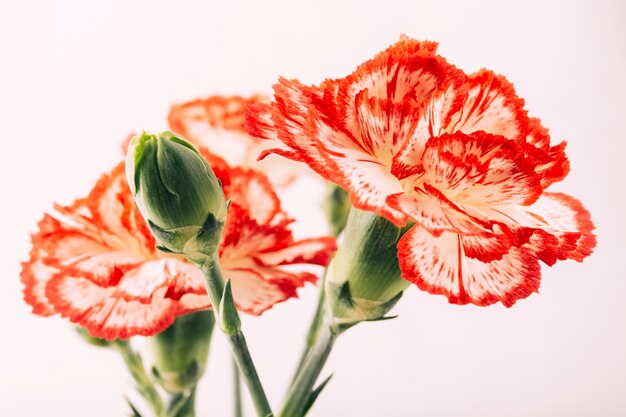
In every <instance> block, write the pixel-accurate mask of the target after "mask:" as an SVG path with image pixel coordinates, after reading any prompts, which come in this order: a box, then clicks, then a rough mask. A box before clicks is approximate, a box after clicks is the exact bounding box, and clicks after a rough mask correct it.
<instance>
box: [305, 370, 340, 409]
mask: <svg viewBox="0 0 626 417" xmlns="http://www.w3.org/2000/svg"><path fill="white" fill-rule="evenodd" d="M333 375H334V374H330V375H328V378H326V379H325V380H324V381H323V382H322V383H321V384H319V385H318V386H317V388H315V389H314V390H313V391H311V394H310V395H309V398H308V399H307V402H306V405H305V406H304V411H303V414H302V415H303V416H306V414H307V413H308V412H309V410H310V409H311V407H312V406H313V403H314V402H315V400H317V397H319V395H320V393H321V392H322V390H323V389H324V388H325V387H326V385H327V384H328V382H329V381H330V379H331V378H332V377H333Z"/></svg>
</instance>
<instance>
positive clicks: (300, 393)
mask: <svg viewBox="0 0 626 417" xmlns="http://www.w3.org/2000/svg"><path fill="white" fill-rule="evenodd" d="M337 336H338V334H337V333H335V332H334V331H332V330H331V328H330V326H328V325H327V324H326V323H324V324H322V326H321V327H320V328H319V333H318V335H317V339H316V341H315V344H314V345H313V347H312V348H311V350H310V351H309V353H308V355H307V357H306V359H305V361H304V364H303V365H302V368H301V369H300V372H299V373H298V376H297V377H296V379H295V381H294V383H293V384H292V386H291V389H290V390H289V393H288V394H287V398H286V399H285V404H284V405H283V408H282V410H281V412H280V414H279V416H280V417H301V416H302V415H303V413H304V411H305V409H306V408H307V406H308V404H307V403H308V401H309V399H310V396H311V393H312V391H313V387H314V386H315V382H316V381H317V378H318V377H319V375H320V373H321V372H322V369H323V368H324V364H326V361H327V360H328V357H329V356H330V352H331V350H332V348H333V344H334V343H335V340H336V338H337Z"/></svg>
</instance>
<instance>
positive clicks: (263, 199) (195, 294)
mask: <svg viewBox="0 0 626 417" xmlns="http://www.w3.org/2000/svg"><path fill="white" fill-rule="evenodd" d="M201 152H202V153H203V155H204V156H205V157H206V158H207V159H208V160H209V163H210V165H211V166H212V167H213V169H214V172H215V174H216V176H217V177H218V178H219V179H220V181H221V182H222V184H223V187H224V192H225V195H226V197H227V198H228V199H230V200H231V206H230V209H229V211H228V217H227V219H226V226H225V230H224V234H223V240H222V243H221V246H220V250H219V262H220V265H221V268H222V270H223V272H224V275H225V276H226V277H227V278H228V279H230V280H231V281H232V287H233V294H234V298H235V303H236V305H237V307H238V308H239V309H240V310H241V311H244V312H247V313H249V314H253V315H259V314H261V313H262V312H263V311H265V310H267V309H268V308H271V307H272V306H273V305H274V304H276V303H278V302H281V301H285V300H287V299H289V298H291V297H296V296H297V293H296V290H297V288H299V287H301V286H303V285H304V284H305V283H306V282H315V281H316V279H317V277H316V275H315V274H314V273H313V272H312V271H311V265H326V264H327V263H328V262H329V260H330V257H331V255H332V253H333V251H334V250H335V241H334V239H333V238H326V237H323V238H316V239H304V240H295V239H294V238H293V236H292V233H291V231H290V223H291V222H292V219H291V218H289V217H288V216H287V215H286V214H285V213H284V212H283V211H282V209H281V205H280V201H279V199H278V197H277V196H276V194H275V193H274V191H273V190H272V187H271V185H270V183H269V181H268V180H267V178H266V177H265V176H264V175H263V174H261V173H259V172H257V171H254V170H252V169H248V168H232V167H230V166H229V165H228V164H227V163H226V162H225V161H223V160H222V159H221V158H219V157H217V156H215V155H213V154H209V153H208V152H207V151H206V150H201ZM38 226H39V230H38V231H37V232H36V233H35V234H33V235H32V244H33V248H32V250H31V253H30V259H29V260H28V261H27V262H25V263H24V264H23V268H22V273H21V279H22V282H23V283H24V285H25V288H24V299H25V300H26V302H27V303H28V304H30V305H31V306H32V307H33V312H34V313H35V314H38V315H41V316H51V315H55V314H59V315H61V316H62V317H66V318H68V319H69V320H70V321H72V322H74V323H77V324H79V325H81V326H84V327H85V328H86V329H87V330H88V331H89V333H90V334H91V335H93V336H97V337H101V338H104V339H109V340H110V339H115V338H122V339H125V338H129V337H132V336H134V335H142V336H150V335H154V334H156V333H158V332H160V331H162V330H164V329H165V328H167V327H168V326H169V325H170V324H171V323H172V322H173V320H174V319H175V318H176V317H177V316H180V315H183V314H186V313H189V312H192V311H197V310H203V309H207V308H210V305H209V299H208V296H207V295H206V291H205V287H204V281H203V278H202V273H201V272H200V270H199V269H197V268H196V267H195V266H194V265H192V264H191V263H189V262H188V261H186V260H185V259H184V258H182V257H181V256H178V255H173V254H168V253H163V252H160V251H158V250H156V249H155V241H154V238H153V237H152V235H151V234H150V232H149V230H148V229H147V226H146V224H145V222H144V220H143V218H142V216H141V214H140V213H139V210H138V209H137V207H136V205H135V202H134V200H133V197H132V195H131V192H130V189H129V187H128V185H127V182H126V177H125V174H124V164H119V165H118V166H117V167H115V169H113V170H112V171H111V172H110V173H108V174H105V175H103V176H102V177H101V178H100V180H99V181H98V182H97V184H96V185H95V187H94V188H93V190H92V191H91V192H90V194H89V195H88V197H87V198H84V199H79V200H76V201H75V202H74V203H73V204H72V205H70V206H61V205H55V212H54V213H53V214H46V215H44V217H43V219H42V220H41V221H40V222H39V225H38ZM299 264H300V267H296V270H294V269H293V267H292V265H299Z"/></svg>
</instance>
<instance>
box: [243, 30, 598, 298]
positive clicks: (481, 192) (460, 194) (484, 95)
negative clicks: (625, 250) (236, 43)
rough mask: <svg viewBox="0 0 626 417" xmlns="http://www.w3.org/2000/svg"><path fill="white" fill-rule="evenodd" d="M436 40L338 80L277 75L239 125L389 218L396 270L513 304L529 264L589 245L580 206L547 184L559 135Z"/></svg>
mask: <svg viewBox="0 0 626 417" xmlns="http://www.w3.org/2000/svg"><path fill="white" fill-rule="evenodd" d="M436 47H437V44H435V43H432V42H418V41H415V40H411V39H408V38H406V37H402V38H401V40H400V41H399V42H397V43H396V44H394V45H392V46H391V47H389V48H388V49H387V50H385V51H383V52H381V53H380V54H378V55H377V56H375V57H374V58H373V59H372V60H370V61H367V62H365V63H364V64H362V65H360V66H359V67H358V68H357V69H356V70H355V71H354V72H353V73H352V74H350V75H349V76H347V77H345V78H342V79H335V80H326V81H324V82H323V83H322V84H321V85H319V86H307V85H303V84H301V83H300V82H298V81H296V80H286V79H283V78H281V79H280V80H279V82H278V83H277V84H276V85H275V86H274V93H275V94H274V96H275V97H274V101H273V102H272V103H271V104H264V103H257V104H255V105H253V106H252V108H251V111H250V112H249V114H248V116H247V120H246V129H247V131H248V132H249V133H250V134H252V135H254V136H259V137H265V138H268V139H276V138H278V139H279V140H280V141H281V142H282V145H281V146H280V147H276V148H273V149H269V150H266V151H265V152H264V153H263V155H262V157H263V156H266V155H268V154H271V153H276V154H280V155H283V156H285V157H287V158H289V159H292V160H295V161H300V162H304V163H306V164H308V165H309V166H310V167H311V168H312V169H313V170H315V171H316V172H317V173H319V174H320V175H322V176H323V177H324V178H326V179H327V180H329V181H332V182H335V183H336V184H338V185H340V186H341V187H342V188H344V189H345V190H346V191H347V192H348V193H349V195H350V199H351V202H352V204H353V205H354V206H355V207H357V208H360V209H363V210H367V211H371V212H374V213H376V214H378V215H380V216H382V217H384V218H386V219H388V220H389V221H391V222H393V223H394V224H396V225H397V226H400V227H401V226H405V225H406V224H407V223H408V224H411V223H412V222H414V223H415V225H414V226H413V227H412V228H411V229H410V230H409V231H408V232H407V233H406V234H405V235H404V236H403V237H402V239H401V240H400V241H399V243H398V257H399V262H400V268H401V270H402V276H403V278H405V279H406V280H408V281H411V282H413V283H415V284H416V285H417V286H418V287H419V288H421V289H423V290H426V291H428V292H430V293H434V294H444V295H445V296H446V297H447V298H448V300H449V301H450V302H452V303H458V304H466V303H473V304H477V305H489V304H492V303H495V302H498V301H500V302H502V304H504V305H506V306H511V305H513V304H514V303H515V302H516V301H517V300H518V299H521V298H524V297H527V296H528V295H530V294H531V293H532V292H535V291H537V289H538V287H539V281H540V266H539V263H538V261H539V260H541V261H543V262H544V263H546V264H548V265H552V264H554V263H555V262H556V261H557V260H564V259H574V260H577V261H582V259H583V258H585V257H586V256H588V255H589V254H590V253H591V250H592V249H593V247H594V246H595V237H594V235H593V234H592V230H593V224H592V223H591V220H590V215H589V213H588V212H587V211H586V210H585V209H584V208H583V206H582V205H581V203H580V202H578V201H577V200H575V199H574V198H572V197H569V196H567V195H564V194H560V193H553V192H547V191H546V188H547V187H548V186H549V185H550V184H552V183H554V182H556V181H559V180H561V179H563V178H564V177H565V176H566V175H567V173H568V171H569V162H568V160H567V158H566V156H565V152H564V150H565V143H564V142H563V143H560V144H557V145H553V144H551V141H550V136H549V133H548V131H547V130H546V129H545V128H544V127H543V126H541V124H540V122H539V120H538V119H534V118H530V117H529V116H528V115H527V112H526V110H525V109H524V101H523V100H522V99H521V98H519V97H518V96H517V95H516V93H515V91H514V89H513V86H512V85H511V83H509V82H508V81H507V80H506V79H505V78H504V77H502V76H499V75H496V74H494V73H493V72H491V71H488V70H481V71H479V72H478V73H476V74H471V75H466V74H464V73H463V72H462V71H460V70H459V69H457V68H456V67H454V66H452V65H450V64H449V63H447V62H446V60H445V59H444V58H442V57H440V56H438V55H436Z"/></svg>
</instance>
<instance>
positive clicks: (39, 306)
mask: <svg viewBox="0 0 626 417" xmlns="http://www.w3.org/2000/svg"><path fill="white" fill-rule="evenodd" d="M57 271H58V270H57V269H56V268H52V267H49V266H47V265H45V264H44V263H43V262H41V260H40V259H38V258H37V257H36V256H34V255H31V259H30V260H29V261H28V262H24V263H22V271H21V273H20V277H21V280H22V284H24V301H26V302H27V303H28V304H30V306H31V307H32V308H33V313H34V314H37V315H39V316H51V315H53V314H55V313H56V311H54V306H52V305H51V304H50V303H49V302H48V298H47V297H46V285H47V284H48V281H50V279H52V277H53V276H54V275H55V274H56V272H57Z"/></svg>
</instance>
